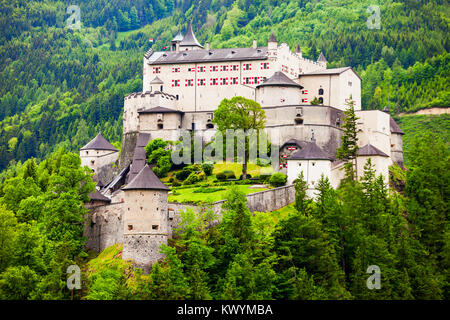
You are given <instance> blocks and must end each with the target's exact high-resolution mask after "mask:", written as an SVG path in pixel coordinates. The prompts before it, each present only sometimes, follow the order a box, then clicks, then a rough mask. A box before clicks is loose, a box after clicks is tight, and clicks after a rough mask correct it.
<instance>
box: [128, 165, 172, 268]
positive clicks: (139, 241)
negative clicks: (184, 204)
mask: <svg viewBox="0 0 450 320" xmlns="http://www.w3.org/2000/svg"><path fill="white" fill-rule="evenodd" d="M123 190H124V193H125V196H124V240H123V254H122V258H123V259H125V260H128V259H130V260H133V261H134V264H135V265H136V266H137V267H140V268H142V269H143V270H144V271H145V272H148V271H150V268H151V266H152V264H153V263H155V262H156V261H158V259H160V258H163V255H162V254H160V253H159V252H158V251H159V246H160V245H161V244H162V243H164V244H167V237H168V211H167V195H168V191H169V188H168V187H167V186H166V185H165V184H163V183H162V182H161V181H160V180H159V179H158V177H157V176H156V175H155V173H154V172H153V170H152V168H150V167H149V165H145V167H144V168H143V169H142V170H141V171H140V172H139V173H138V174H137V176H136V177H135V178H134V179H133V180H132V181H131V182H130V183H129V184H128V185H127V186H125V187H124V188H123Z"/></svg>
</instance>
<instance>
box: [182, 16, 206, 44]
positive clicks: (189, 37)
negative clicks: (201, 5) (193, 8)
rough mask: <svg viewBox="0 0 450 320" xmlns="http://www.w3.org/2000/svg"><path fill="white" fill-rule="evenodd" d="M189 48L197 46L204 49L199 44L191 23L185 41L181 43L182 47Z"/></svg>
mask: <svg viewBox="0 0 450 320" xmlns="http://www.w3.org/2000/svg"><path fill="white" fill-rule="evenodd" d="M188 46H197V47H200V48H203V46H202V45H201V44H200V43H199V42H198V40H197V38H196V37H195V34H194V31H192V23H191V22H189V25H188V28H187V31H186V34H185V35H184V38H183V40H181V42H180V47H188Z"/></svg>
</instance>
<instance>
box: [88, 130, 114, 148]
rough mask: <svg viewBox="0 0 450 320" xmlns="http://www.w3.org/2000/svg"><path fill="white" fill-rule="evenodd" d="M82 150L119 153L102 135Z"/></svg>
mask: <svg viewBox="0 0 450 320" xmlns="http://www.w3.org/2000/svg"><path fill="white" fill-rule="evenodd" d="M81 150H111V151H119V150H117V148H116V147H114V146H113V145H112V144H111V143H109V142H108V140H106V139H105V138H104V137H103V136H102V134H101V133H99V134H97V136H96V137H95V138H94V139H92V140H91V141H90V142H89V143H88V144H87V145H85V146H84V147H83V148H81Z"/></svg>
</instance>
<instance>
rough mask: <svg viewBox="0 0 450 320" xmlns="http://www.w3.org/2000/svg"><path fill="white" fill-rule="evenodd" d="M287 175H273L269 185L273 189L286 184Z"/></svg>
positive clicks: (278, 173)
mask: <svg viewBox="0 0 450 320" xmlns="http://www.w3.org/2000/svg"><path fill="white" fill-rule="evenodd" d="M286 180H287V175H285V174H284V173H281V172H277V173H274V174H273V175H272V176H271V177H270V179H269V184H270V185H271V186H273V187H281V186H284V185H285V184H286Z"/></svg>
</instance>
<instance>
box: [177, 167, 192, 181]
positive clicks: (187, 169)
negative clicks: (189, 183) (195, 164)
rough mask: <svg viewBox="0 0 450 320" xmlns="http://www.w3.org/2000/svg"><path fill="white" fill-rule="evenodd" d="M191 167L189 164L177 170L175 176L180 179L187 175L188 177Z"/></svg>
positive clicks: (184, 178) (182, 179)
mask: <svg viewBox="0 0 450 320" xmlns="http://www.w3.org/2000/svg"><path fill="white" fill-rule="evenodd" d="M193 171H194V170H193V168H192V167H191V166H186V167H184V168H183V169H181V170H180V171H178V172H177V173H176V174H175V176H176V177H177V179H178V180H180V181H184V180H186V178H187V177H189V175H190V174H191V173H192V172H193Z"/></svg>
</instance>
